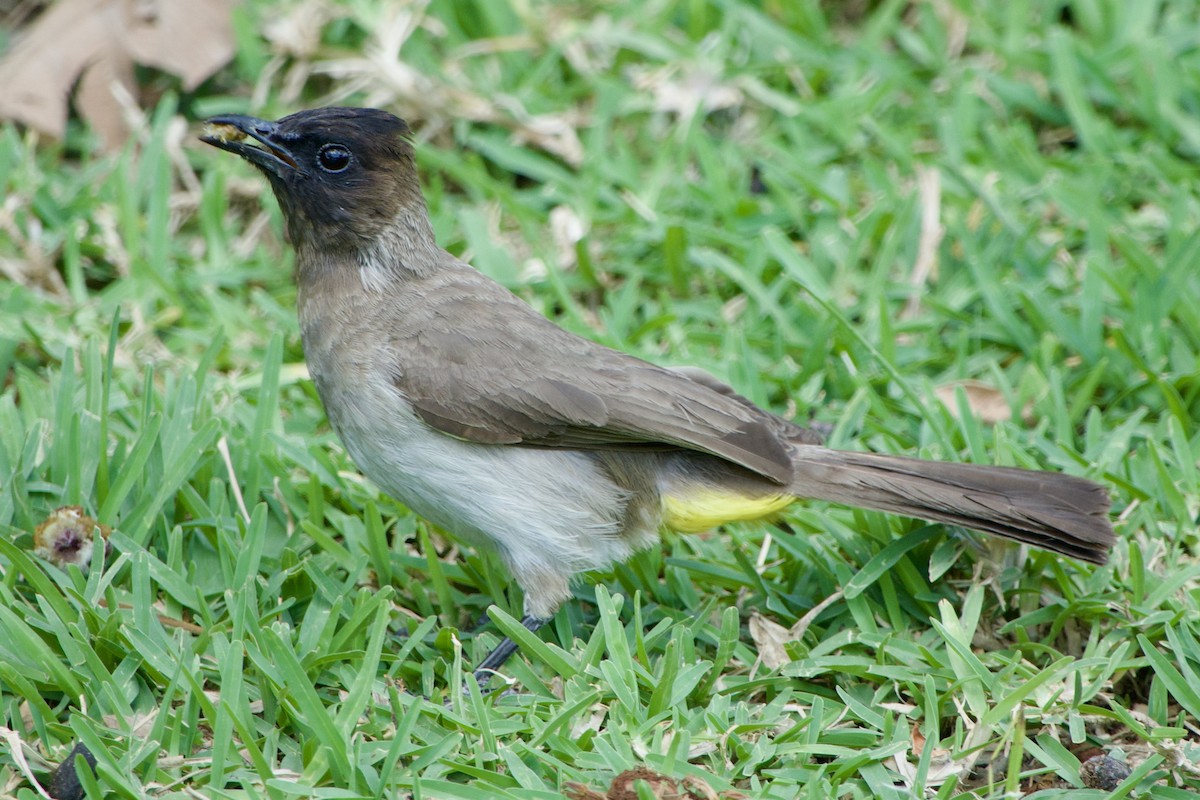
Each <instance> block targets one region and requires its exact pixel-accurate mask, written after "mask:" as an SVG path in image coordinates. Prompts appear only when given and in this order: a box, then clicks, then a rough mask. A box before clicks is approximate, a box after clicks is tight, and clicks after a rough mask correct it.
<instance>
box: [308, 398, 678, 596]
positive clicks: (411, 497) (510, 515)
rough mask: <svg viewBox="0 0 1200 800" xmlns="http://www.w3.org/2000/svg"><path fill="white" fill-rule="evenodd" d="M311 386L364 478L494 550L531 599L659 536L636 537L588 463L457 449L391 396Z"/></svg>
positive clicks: (581, 457)
mask: <svg viewBox="0 0 1200 800" xmlns="http://www.w3.org/2000/svg"><path fill="white" fill-rule="evenodd" d="M314 379H315V380H316V383H317V389H318V392H319V393H320V395H321V398H322V400H323V401H324V403H325V408H326V413H327V414H328V416H329V419H330V422H331V423H332V424H333V426H334V429H335V430H336V431H337V432H338V435H339V436H340V438H341V440H342V443H343V444H344V445H345V446H346V450H347V451H348V452H349V453H350V456H351V457H352V458H353V459H354V462H355V464H357V465H358V467H359V469H361V470H362V471H363V473H364V474H365V475H366V476H367V477H369V478H370V479H371V480H372V481H374V482H375V483H376V484H377V485H378V486H379V487H380V488H381V489H383V490H384V491H385V492H386V493H388V494H389V495H391V496H392V497H394V498H396V499H397V500H399V501H401V502H402V503H404V504H405V505H407V506H408V507H409V508H411V509H412V510H413V511H415V512H416V513H417V514H419V515H421V516H422V517H424V518H425V519H427V520H428V521H430V522H432V523H434V524H435V525H437V526H439V527H441V528H443V529H444V530H446V531H447V532H449V533H451V534H452V535H454V536H455V537H457V538H459V539H462V540H464V541H466V542H468V543H471V544H477V545H479V544H482V545H487V546H490V547H493V548H495V549H496V550H497V551H498V552H499V554H500V556H501V557H502V558H503V560H504V561H505V562H506V564H507V565H508V566H509V568H510V569H511V570H512V571H513V574H514V577H516V578H517V580H518V581H519V582H520V583H521V585H522V587H523V588H525V590H526V593H527V595H528V594H530V593H531V587H530V585H529V584H530V583H531V582H541V583H546V582H551V583H555V584H558V583H561V584H562V587H561V591H562V592H565V591H566V583H565V582H566V579H567V578H568V577H569V576H570V575H572V574H574V573H577V572H582V571H585V570H589V569H598V568H604V567H607V566H608V565H610V564H612V563H613V562H615V561H621V560H624V559H625V558H628V557H629V555H630V554H631V553H632V552H633V551H634V550H635V549H638V548H640V547H643V546H645V545H646V544H647V543H648V542H649V541H652V540H653V536H654V535H655V534H656V533H657V520H654V521H649V520H647V521H646V522H647V523H649V524H639V525H637V526H636V529H634V530H631V529H630V520H629V519H628V518H627V514H626V507H627V504H628V494H627V492H626V491H625V490H624V489H622V488H621V487H619V486H617V485H616V484H615V483H614V482H613V479H612V477H611V476H610V475H609V474H608V473H607V471H606V470H605V469H604V468H603V467H602V466H601V464H600V463H599V462H598V461H597V460H596V459H594V458H593V457H591V456H590V455H588V454H587V453H583V452H577V451H572V450H567V449H555V448H535V447H521V446H514V445H490V444H477V443H474V442H468V441H464V440H461V439H456V438H454V437H451V436H447V435H445V434H442V433H440V432H438V431H436V430H434V429H432V428H430V427H429V426H428V425H426V424H425V423H424V422H423V421H422V420H420V419H419V418H418V417H417V416H416V415H415V414H414V413H413V412H412V411H411V408H410V407H409V406H408V404H407V402H405V401H404V399H403V398H402V397H401V395H400V394H399V393H398V392H397V391H396V390H395V389H393V388H392V387H391V386H387V385H375V386H372V385H371V383H370V382H369V381H367V382H365V383H358V384H356V385H354V386H339V387H330V386H327V385H324V383H325V382H324V381H322V380H321V379H320V377H319V376H318V375H314ZM546 588H547V589H550V588H551V587H550V586H546ZM534 592H536V589H535V590H534ZM554 593H555V594H558V593H560V592H559V590H558V588H557V587H556V588H555V589H554Z"/></svg>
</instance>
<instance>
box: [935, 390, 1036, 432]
mask: <svg viewBox="0 0 1200 800" xmlns="http://www.w3.org/2000/svg"><path fill="white" fill-rule="evenodd" d="M960 386H961V387H962V390H963V391H964V392H965V393H966V395H967V406H968V407H969V408H970V409H971V413H973V414H974V415H975V416H976V417H978V418H979V421H980V422H982V423H984V424H986V425H995V424H996V423H997V422H1007V421H1008V420H1010V419H1012V409H1011V408H1010V407H1009V405H1008V399H1007V398H1005V396H1004V393H1003V392H1001V391H1000V390H999V389H996V388H995V387H992V386H989V385H987V384H986V383H982V382H981V381H972V380H963V381H951V382H950V383H943V384H942V385H941V386H938V387H936V388H935V389H934V390H933V393H934V395H935V396H936V397H937V399H938V400H940V401H942V403H943V404H944V405H945V406H946V409H947V410H948V411H949V412H950V413H951V414H953V415H954V416H955V417H957V416H958V400H957V397H956V395H957V392H958V388H959V387H960ZM1031 408H1032V406H1026V408H1024V409H1023V410H1022V412H1021V416H1022V417H1024V418H1027V417H1028V416H1029V414H1030V410H1031Z"/></svg>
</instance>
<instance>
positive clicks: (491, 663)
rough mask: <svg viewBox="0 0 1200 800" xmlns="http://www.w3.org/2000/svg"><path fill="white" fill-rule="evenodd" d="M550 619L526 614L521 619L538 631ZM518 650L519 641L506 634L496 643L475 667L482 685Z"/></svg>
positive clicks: (476, 676) (533, 630)
mask: <svg viewBox="0 0 1200 800" xmlns="http://www.w3.org/2000/svg"><path fill="white" fill-rule="evenodd" d="M549 621H550V620H549V619H547V618H545V617H535V616H532V615H530V614H526V615H525V617H524V618H523V619H522V620H521V624H522V625H524V626H525V627H526V628H527V629H529V631H531V632H536V631H537V630H538V629H539V628H541V627H542V626H543V625H545V624H546V623H547V622H549ZM515 652H517V643H516V642H514V641H513V640H512V639H510V638H508V637H507V636H505V637H504V638H503V639H501V640H500V644H498V645H496V646H495V647H494V648H493V649H492V652H490V653H488V654H487V656H486V657H485V658H484V659H483V661H480V662H479V666H478V667H476V668H475V680H476V681H477V682H478V683H479V685H480V686H483V685H484V684H486V683H487V682H488V679H490V678H491V677H492V673H494V672H495V671H496V670H498V669H500V667H502V666H504V662H505V661H508V657H509V656H511V655H512V654H513V653H515Z"/></svg>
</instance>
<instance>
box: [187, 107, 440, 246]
mask: <svg viewBox="0 0 1200 800" xmlns="http://www.w3.org/2000/svg"><path fill="white" fill-rule="evenodd" d="M410 135H411V131H410V130H409V128H408V125H407V124H406V123H405V122H404V120H402V119H400V118H398V117H396V116H394V115H392V114H389V113H388V112H386V111H380V110H379V109H375V108H338V107H334V108H318V109H313V110H310V111H301V112H299V113H296V114H292V115H290V116H287V117H283V118H282V119H280V120H277V121H275V122H270V121H268V120H262V119H257V118H255V117H247V116H241V115H227V116H220V117H213V118H212V119H210V120H208V121H207V122H206V127H205V133H204V135H203V136H201V140H202V141H204V142H206V143H208V144H211V145H213V146H214V147H219V148H221V149H222V150H228V151H229V152H231V153H236V154H237V155H240V156H242V157H243V158H245V159H246V160H247V161H249V162H250V163H251V164H253V165H254V166H256V167H258V168H259V169H260V170H262V172H263V174H265V175H266V176H267V178H268V179H269V180H270V182H271V188H272V189H273V190H274V192H275V197H276V198H277V199H278V200H279V205H280V207H281V208H282V209H283V213H284V217H285V218H286V221H287V232H288V238H289V239H290V240H291V241H292V244H293V245H294V246H295V247H296V248H297V249H301V248H304V247H307V246H314V247H319V248H323V249H325V250H343V249H352V248H355V247H358V246H361V245H362V244H363V243H364V242H367V241H369V240H371V239H373V238H374V237H375V236H377V235H378V234H379V233H380V231H382V230H383V229H384V228H385V227H386V226H387V225H388V224H389V223H390V222H391V221H392V220H394V219H395V217H396V215H397V213H398V212H399V211H400V210H401V209H402V208H403V207H405V206H406V205H411V206H415V207H416V208H417V209H419V210H420V213H422V214H423V213H425V201H424V199H423V198H422V196H421V191H420V186H419V185H418V183H417V177H416V170H415V167H414V164H413V150H412V145H411V143H410V142H409V137H410ZM250 140H253V142H255V143H257V145H255V144H251V143H250Z"/></svg>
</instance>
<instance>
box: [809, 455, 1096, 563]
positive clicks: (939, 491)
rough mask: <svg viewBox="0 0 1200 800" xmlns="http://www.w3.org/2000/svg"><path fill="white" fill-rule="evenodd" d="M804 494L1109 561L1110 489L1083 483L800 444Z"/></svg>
mask: <svg viewBox="0 0 1200 800" xmlns="http://www.w3.org/2000/svg"><path fill="white" fill-rule="evenodd" d="M795 451H796V462H795V476H796V477H795V480H794V482H793V483H792V486H791V491H792V492H794V493H795V494H796V495H797V496H800V497H808V498H812V499H817V500H829V501H832V502H835V503H842V504H844V505H849V506H857V507H859V508H871V509H875V510H878V511H888V512H892V513H896V514H903V515H905V516H910V517H917V518H919V519H928V520H933V521H935V522H945V523H949V524H952V525H962V526H963V527H966V528H974V529H975V530H979V531H984V532H986V533H993V534H996V535H998V536H1003V537H1005V538H1006V539H1015V540H1016V541H1018V542H1025V543H1026V544H1031V545H1033V546H1034V547H1040V548H1043V549H1045V550H1051V551H1053V552H1056V553H1062V554H1063V555H1066V556H1070V557H1072V558H1078V559H1080V560H1082V561H1090V562H1092V563H1095V564H1103V563H1104V562H1105V561H1107V560H1108V554H1109V550H1111V549H1112V544H1113V539H1114V536H1113V530H1112V525H1111V523H1110V522H1109V519H1108V507H1109V499H1108V492H1107V491H1105V489H1104V487H1103V486H1100V485H1099V484H1097V483H1093V482H1092V481H1089V480H1085V479H1083V478H1076V477H1073V476H1071V475H1061V474H1058V473H1054V472H1033V471H1030V470H1023V469H1012V468H1009V467H982V466H976V465H972V464H951V463H946V462H940V461H922V460H920V459H916V458H904V457H901V456H888V455H880V454H877V453H856V452H850V451H846V450H830V449H828V448H825V447H819V446H814V445H796V446H795Z"/></svg>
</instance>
